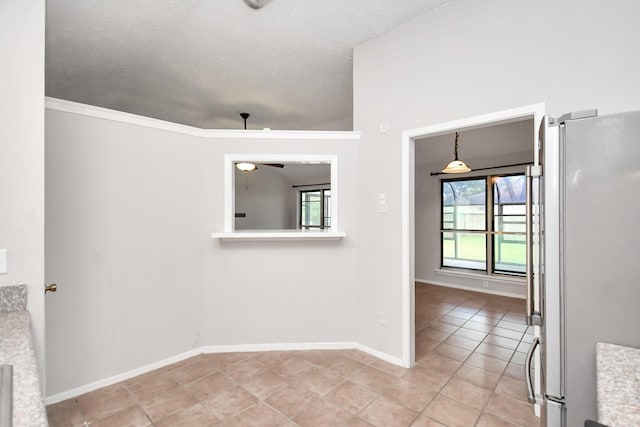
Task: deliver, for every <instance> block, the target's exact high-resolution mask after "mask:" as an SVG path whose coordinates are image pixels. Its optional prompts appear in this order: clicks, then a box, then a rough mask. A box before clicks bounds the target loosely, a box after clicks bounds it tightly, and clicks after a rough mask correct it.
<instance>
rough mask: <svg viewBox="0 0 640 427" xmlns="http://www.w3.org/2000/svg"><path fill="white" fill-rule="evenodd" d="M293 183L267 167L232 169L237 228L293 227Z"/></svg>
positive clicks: (276, 228)
mask: <svg viewBox="0 0 640 427" xmlns="http://www.w3.org/2000/svg"><path fill="white" fill-rule="evenodd" d="M291 185H292V183H291V182H289V181H288V180H287V179H286V178H285V177H284V176H282V175H281V174H279V173H278V172H277V171H275V170H274V169H273V168H272V167H270V166H258V169H257V170H254V171H251V172H242V171H240V170H238V169H237V168H235V212H236V213H237V212H242V213H245V214H246V217H244V218H236V227H235V228H236V230H265V229H267V230H268V229H271V230H282V229H294V228H296V220H295V218H296V198H295V192H293V190H292V188H291Z"/></svg>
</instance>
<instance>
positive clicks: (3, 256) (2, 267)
mask: <svg viewBox="0 0 640 427" xmlns="http://www.w3.org/2000/svg"><path fill="white" fill-rule="evenodd" d="M0 274H7V250H6V249H0Z"/></svg>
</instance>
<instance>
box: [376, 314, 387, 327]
mask: <svg viewBox="0 0 640 427" xmlns="http://www.w3.org/2000/svg"><path fill="white" fill-rule="evenodd" d="M386 324H387V316H385V314H384V311H381V312H380V313H378V325H380V326H385V325H386Z"/></svg>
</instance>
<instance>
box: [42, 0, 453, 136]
mask: <svg viewBox="0 0 640 427" xmlns="http://www.w3.org/2000/svg"><path fill="white" fill-rule="evenodd" d="M448 1H449V0H318V1H313V0H273V1H271V2H270V3H268V4H267V5H266V6H265V7H264V8H262V9H252V8H250V7H248V6H247V5H246V4H245V2H244V1H242V0H109V1H98V0H82V1H77V0H47V40H46V43H47V44H46V47H47V54H46V94H47V96H51V97H56V98H61V99H66V100H71V101H76V102H81V103H86V104H91V105H96V106H100V107H105V108H110V109H115V110H119V111H125V112H129V113H134V114H140V115H144V116H148V117H154V118H158V119H162V120H168V121H172V122H177V123H182V124H187V125H192V126H197V127H201V128H220V129H225V128H232V129H233V128H241V127H242V126H243V125H242V119H241V118H240V116H239V113H241V112H249V113H251V117H250V118H249V121H248V127H249V128H250V129H262V128H264V127H268V128H272V129H330V130H350V129H351V123H352V92H353V91H352V88H353V84H352V68H353V54H352V52H353V48H354V46H356V45H358V44H360V43H362V42H364V41H366V40H368V39H371V38H374V37H376V36H379V35H381V34H383V33H385V32H387V31H389V30H391V29H392V28H394V27H397V26H398V25H401V24H402V23H404V22H406V21H408V20H410V19H411V18H412V17H414V16H416V15H419V14H422V13H425V12H427V11H428V10H431V9H434V8H436V7H439V6H441V5H442V4H444V3H447V2H448Z"/></svg>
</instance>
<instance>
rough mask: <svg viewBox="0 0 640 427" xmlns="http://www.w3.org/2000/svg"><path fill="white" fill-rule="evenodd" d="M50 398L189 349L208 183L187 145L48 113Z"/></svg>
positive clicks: (193, 342) (181, 138) (184, 140)
mask: <svg viewBox="0 0 640 427" xmlns="http://www.w3.org/2000/svg"><path fill="white" fill-rule="evenodd" d="M46 126H47V127H46V144H47V151H46V178H47V179H46V250H47V257H46V276H47V280H49V281H55V282H57V283H58V285H59V290H58V292H57V294H56V295H54V296H53V297H52V298H50V300H49V301H48V302H47V341H48V350H49V351H48V354H47V367H48V369H47V380H48V381H47V383H48V386H47V394H48V395H52V394H56V393H59V392H61V391H65V390H68V389H70V388H73V387H77V386H80V385H85V384H87V383H90V382H92V381H97V380H101V379H104V378H107V377H109V376H112V375H115V374H118V373H121V372H124V371H127V370H131V369H134V368H139V367H141V366H144V365H147V364H149V363H151V362H155V361H159V360H162V359H165V358H168V357H170V356H174V355H177V354H180V353H183V352H185V351H188V350H191V349H192V348H195V347H196V346H197V345H198V332H199V330H200V326H201V323H200V322H201V304H202V302H201V301H202V281H203V263H204V248H205V246H206V244H207V243H208V241H207V233H206V231H207V230H203V229H202V224H203V221H204V216H205V215H206V212H205V211H204V210H203V207H204V205H205V200H204V199H205V198H206V197H208V195H207V194H206V183H205V181H204V168H205V165H206V162H205V160H204V158H203V156H202V148H203V147H202V145H203V144H202V141H200V139H199V138H197V137H193V136H186V135H180V134H176V133H172V132H166V131H160V130H154V129H149V128H143V127H140V126H135V125H127V124H123V123H117V122H113V121H109V120H102V119H97V118H91V117H85V116H81V115H77V114H70V113H63V112H58V111H53V110H47V113H46Z"/></svg>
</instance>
